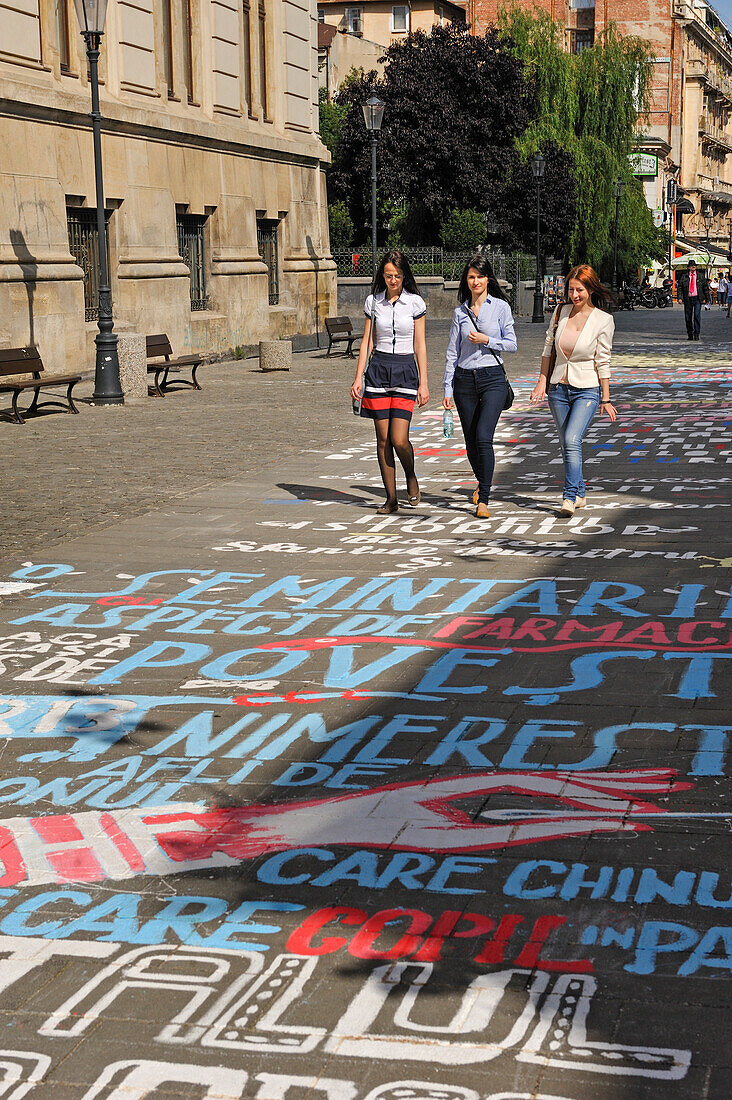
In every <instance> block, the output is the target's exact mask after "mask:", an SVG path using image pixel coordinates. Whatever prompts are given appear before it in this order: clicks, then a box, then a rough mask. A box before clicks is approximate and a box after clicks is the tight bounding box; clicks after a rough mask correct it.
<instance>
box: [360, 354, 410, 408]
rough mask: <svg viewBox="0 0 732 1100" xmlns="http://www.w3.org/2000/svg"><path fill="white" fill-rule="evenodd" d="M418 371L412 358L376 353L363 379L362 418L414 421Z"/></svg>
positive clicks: (372, 356)
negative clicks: (413, 413)
mask: <svg viewBox="0 0 732 1100" xmlns="http://www.w3.org/2000/svg"><path fill="white" fill-rule="evenodd" d="M418 386H419V371H418V370H417V364H416V362H415V361H414V356H413V355H393V354H392V353H391V352H386V351H374V352H372V354H371V358H370V360H369V364H368V366H367V367H366V375H365V377H364V391H363V402H362V404H361V416H367V417H369V418H370V419H371V420H388V419H389V418H390V417H392V416H393V417H395V418H397V419H398V420H411V419H412V412H413V411H414V403H415V401H416V400H417V387H418Z"/></svg>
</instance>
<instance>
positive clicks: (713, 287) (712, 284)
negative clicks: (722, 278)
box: [709, 274, 719, 306]
mask: <svg viewBox="0 0 732 1100" xmlns="http://www.w3.org/2000/svg"><path fill="white" fill-rule="evenodd" d="M718 290H719V279H718V278H717V276H716V274H713V275H712V277H711V279H710V280H709V297H710V299H711V302H712V305H713V306H716V304H717V291H718Z"/></svg>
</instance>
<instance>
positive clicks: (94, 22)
mask: <svg viewBox="0 0 732 1100" xmlns="http://www.w3.org/2000/svg"><path fill="white" fill-rule="evenodd" d="M74 5H75V7H76V16H77V18H78V20H79V29H80V30H81V34H82V37H83V39H84V41H85V43H86V55H87V58H88V61H89V78H90V83H91V100H92V109H91V119H92V133H93V135H94V176H95V180H96V192H97V231H98V233H99V315H98V319H97V326H98V328H99V332H98V333H97V335H96V337H95V343H96V345H97V354H96V366H95V371H94V395H93V398H92V400H93V401H94V404H95V405H122V404H124V395H123V393H122V387H121V386H120V382H119V359H118V357H117V335H116V333H115V332H114V331H113V329H114V319H113V317H112V291H111V290H110V287H109V260H108V257H107V232H106V224H105V217H104V181H103V179H102V116H101V113H100V111H99V47H100V45H101V40H102V35H103V34H104V19H105V16H106V14H107V0H74Z"/></svg>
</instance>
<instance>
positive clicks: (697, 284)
mask: <svg viewBox="0 0 732 1100" xmlns="http://www.w3.org/2000/svg"><path fill="white" fill-rule="evenodd" d="M678 287H679V293H680V295H681V300H682V301H683V303H684V319H685V321H686V333H687V336H688V338H689V340H698V339H699V334H700V332H701V309H702V306H703V305H704V303H705V302H708V301H709V281H708V279H707V275H706V272H705V271H697V269H696V262H695V261H694V260H689V263H688V266H687V270H686V271H682V272H681V274H680V275H679V278H678Z"/></svg>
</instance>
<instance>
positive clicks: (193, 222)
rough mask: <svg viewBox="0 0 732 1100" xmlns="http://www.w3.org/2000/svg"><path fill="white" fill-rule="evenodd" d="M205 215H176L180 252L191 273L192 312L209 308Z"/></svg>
mask: <svg viewBox="0 0 732 1100" xmlns="http://www.w3.org/2000/svg"><path fill="white" fill-rule="evenodd" d="M206 221H207V217H206V215H205V214H203V215H201V214H176V218H175V223H176V228H177V230H178V251H179V253H180V256H181V259H182V260H183V263H184V264H186V265H187V266H188V267H189V268H190V271H191V310H193V311H194V312H195V311H198V310H203V309H207V308H208V295H207V289H206V238H205V233H204V230H205V226H206Z"/></svg>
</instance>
